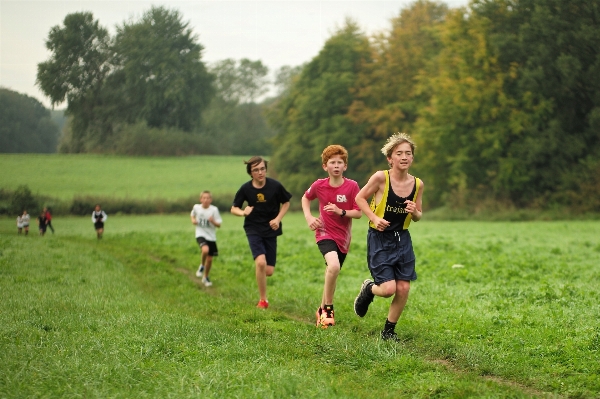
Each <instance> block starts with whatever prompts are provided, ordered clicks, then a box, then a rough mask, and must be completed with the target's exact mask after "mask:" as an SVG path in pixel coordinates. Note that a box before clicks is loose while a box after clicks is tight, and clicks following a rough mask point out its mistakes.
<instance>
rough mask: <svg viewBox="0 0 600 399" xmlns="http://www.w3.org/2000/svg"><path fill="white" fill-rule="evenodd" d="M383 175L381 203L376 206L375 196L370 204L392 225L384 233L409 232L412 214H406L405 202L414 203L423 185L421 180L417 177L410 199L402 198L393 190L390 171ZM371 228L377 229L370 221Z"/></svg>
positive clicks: (372, 208) (385, 171) (376, 212)
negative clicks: (383, 187) (383, 185)
mask: <svg viewBox="0 0 600 399" xmlns="http://www.w3.org/2000/svg"><path fill="white" fill-rule="evenodd" d="M383 173H384V174H385V190H383V196H382V197H381V200H380V201H379V203H377V204H375V196H373V198H372V199H371V204H370V207H371V210H372V211H373V212H374V213H375V214H376V215H377V216H379V217H380V218H382V219H385V220H387V221H388V222H390V225H389V226H388V227H387V228H386V229H385V230H384V231H399V230H408V225H409V224H410V221H411V220H412V214H410V213H408V212H406V204H405V203H404V201H406V200H411V201H414V200H415V198H417V194H419V189H420V188H421V185H422V184H423V183H422V182H421V179H419V178H418V177H415V184H414V186H413V189H412V191H411V192H410V194H409V195H408V197H400V196H398V195H396V193H395V192H394V190H393V189H392V182H391V181H390V172H389V170H384V171H383ZM369 227H371V228H372V229H375V228H376V226H375V225H373V223H372V222H370V221H369Z"/></svg>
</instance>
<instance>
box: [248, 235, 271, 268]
mask: <svg viewBox="0 0 600 399" xmlns="http://www.w3.org/2000/svg"><path fill="white" fill-rule="evenodd" d="M246 237H248V244H250V251H252V257H253V258H254V259H256V258H257V257H258V256H260V255H265V258H266V259H267V266H273V267H275V263H276V262H277V237H261V236H257V235H254V234H251V235H248V236H246Z"/></svg>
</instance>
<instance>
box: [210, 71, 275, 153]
mask: <svg viewBox="0 0 600 399" xmlns="http://www.w3.org/2000/svg"><path fill="white" fill-rule="evenodd" d="M210 72H211V73H212V74H213V75H214V76H215V81H214V86H215V91H216V95H215V97H214V99H213V101H212V102H211V104H210V107H209V108H208V109H207V110H206V112H205V115H204V118H203V125H202V135H203V136H206V137H207V139H208V140H211V141H213V142H215V143H216V146H215V147H216V148H218V149H219V153H221V154H239V155H247V154H262V155H265V154H270V152H271V145H270V143H269V141H268V140H269V138H270V137H272V136H273V130H272V129H271V128H269V127H268V126H267V124H266V120H265V118H264V116H263V107H262V105H260V104H256V103H255V100H256V99H257V97H259V96H261V95H262V94H264V93H266V91H267V90H268V83H269V81H268V78H267V75H268V72H269V69H268V68H267V67H266V66H265V65H263V64H262V62H261V61H259V60H257V61H251V60H248V59H242V60H240V61H236V60H234V59H226V60H222V61H219V62H216V63H214V64H213V65H211V67H210ZM240 143H243V145H240Z"/></svg>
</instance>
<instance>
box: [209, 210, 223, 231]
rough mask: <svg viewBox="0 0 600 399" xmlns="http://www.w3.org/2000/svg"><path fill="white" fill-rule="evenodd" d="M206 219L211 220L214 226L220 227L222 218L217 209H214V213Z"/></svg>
mask: <svg viewBox="0 0 600 399" xmlns="http://www.w3.org/2000/svg"><path fill="white" fill-rule="evenodd" d="M208 221H209V222H211V223H212V224H213V226H215V227H221V223H223V219H221V215H220V214H219V211H218V210H217V211H215V214H214V215H211V216H210V217H209V218H208Z"/></svg>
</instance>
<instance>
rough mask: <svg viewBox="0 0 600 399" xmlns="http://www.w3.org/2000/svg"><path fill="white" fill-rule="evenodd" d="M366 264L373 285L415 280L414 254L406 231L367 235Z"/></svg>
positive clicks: (371, 231)
mask: <svg viewBox="0 0 600 399" xmlns="http://www.w3.org/2000/svg"><path fill="white" fill-rule="evenodd" d="M367 264H368V265H369V271H370V272H371V276H373V280H374V281H375V284H377V285H379V284H382V283H385V282H386V281H392V280H396V281H398V280H404V281H413V280H416V279H417V272H416V271H415V253H414V252H413V246H412V240H411V238H410V233H409V232H408V230H401V231H378V230H375V229H369V232H368V233H367Z"/></svg>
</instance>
